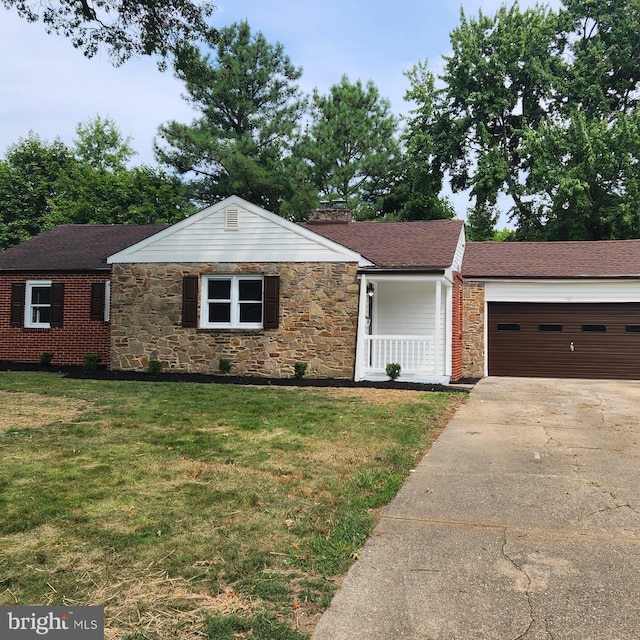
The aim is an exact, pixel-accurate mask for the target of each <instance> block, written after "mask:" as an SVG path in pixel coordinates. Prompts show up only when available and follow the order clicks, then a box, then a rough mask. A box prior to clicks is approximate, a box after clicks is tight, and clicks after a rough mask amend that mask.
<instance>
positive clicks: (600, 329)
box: [582, 324, 607, 333]
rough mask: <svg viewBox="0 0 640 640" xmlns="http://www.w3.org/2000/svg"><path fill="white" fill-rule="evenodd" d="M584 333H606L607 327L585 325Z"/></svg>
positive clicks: (583, 327) (603, 325)
mask: <svg viewBox="0 0 640 640" xmlns="http://www.w3.org/2000/svg"><path fill="white" fill-rule="evenodd" d="M582 330H583V331H589V332H592V333H606V331H607V325H605V324H583V325H582Z"/></svg>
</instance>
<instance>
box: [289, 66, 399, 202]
mask: <svg viewBox="0 0 640 640" xmlns="http://www.w3.org/2000/svg"><path fill="white" fill-rule="evenodd" d="M397 129H398V122H397V119H396V117H395V116H394V115H393V114H392V113H391V105H390V103H389V101H388V100H386V99H384V98H381V97H380V94H379V92H378V89H377V88H376V87H375V85H374V84H373V82H371V81H369V82H367V83H366V85H363V84H362V82H361V81H360V80H358V81H357V82H355V83H351V82H350V81H349V79H348V78H347V76H343V77H342V79H341V81H340V83H339V84H335V85H333V86H332V87H330V89H329V93H328V95H326V96H323V95H320V93H319V92H318V90H317V89H316V90H315V91H314V92H313V98H312V105H311V123H310V125H309V126H308V128H307V131H306V133H305V135H304V136H303V137H302V139H301V141H300V143H299V144H298V146H297V147H296V151H295V153H296V155H298V156H299V157H301V158H303V159H304V160H305V161H306V162H307V163H308V166H309V175H310V178H311V180H312V181H313V183H314V184H315V186H316V188H317V190H318V193H319V197H320V199H327V200H333V199H342V200H346V201H347V204H348V206H350V207H351V208H352V209H353V210H354V212H356V213H358V212H360V214H364V212H365V210H367V209H368V210H369V213H370V212H373V213H374V214H375V213H376V212H377V211H378V210H379V208H380V205H381V201H382V199H383V197H384V196H385V195H386V194H388V193H389V190H390V187H391V185H392V184H393V180H394V177H395V175H397V172H398V169H399V165H398V160H399V157H400V145H399V143H398V140H397Z"/></svg>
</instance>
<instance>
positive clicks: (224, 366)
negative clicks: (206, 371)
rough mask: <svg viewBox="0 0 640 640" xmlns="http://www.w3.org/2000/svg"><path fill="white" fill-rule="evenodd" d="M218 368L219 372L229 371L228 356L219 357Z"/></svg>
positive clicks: (229, 362)
mask: <svg viewBox="0 0 640 640" xmlns="http://www.w3.org/2000/svg"><path fill="white" fill-rule="evenodd" d="M218 369H220V373H229V371H231V360H229V358H219V359H218Z"/></svg>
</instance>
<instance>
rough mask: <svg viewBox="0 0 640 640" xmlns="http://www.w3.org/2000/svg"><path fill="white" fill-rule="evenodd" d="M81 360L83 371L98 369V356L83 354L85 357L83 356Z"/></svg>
mask: <svg viewBox="0 0 640 640" xmlns="http://www.w3.org/2000/svg"><path fill="white" fill-rule="evenodd" d="M83 360H84V365H83V367H84V370H85V371H95V370H96V369H97V368H98V363H99V362H100V354H99V353H85V355H84V356H83Z"/></svg>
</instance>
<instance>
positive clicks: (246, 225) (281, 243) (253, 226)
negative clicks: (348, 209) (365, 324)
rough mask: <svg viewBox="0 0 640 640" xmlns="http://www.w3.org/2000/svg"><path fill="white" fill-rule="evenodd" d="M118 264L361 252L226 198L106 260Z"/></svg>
mask: <svg viewBox="0 0 640 640" xmlns="http://www.w3.org/2000/svg"><path fill="white" fill-rule="evenodd" d="M107 262H108V263H109V264H113V263H119V262H129V263H131V262H136V263H140V262H359V263H360V264H361V265H365V264H369V263H368V262H367V261H366V260H363V258H362V257H361V256H360V254H358V253H356V252H354V251H351V250H350V249H347V248H346V247H343V246H342V245H340V244H337V243H335V242H332V241H331V240H327V239H326V238H323V237H322V236H319V235H317V234H315V233H313V232H312V231H309V230H307V229H305V228H303V227H301V226H299V225H297V224H295V223H293V222H290V221H288V220H285V219H284V218H282V217H280V216H277V215H275V214H273V213H271V212H269V211H266V210H264V209H262V208H260V207H258V206H256V205H253V204H251V203H249V202H247V201H245V200H243V199H242V198H239V197H237V196H231V197H230V198H227V199H225V200H223V201H222V202H219V203H217V204H215V205H212V206H210V207H207V208H206V209H203V210H202V211H200V212H199V213H196V214H194V215H193V216H190V217H189V218H186V219H185V220H181V221H180V222H178V223H176V224H174V225H173V226H171V227H169V228H167V229H164V230H163V231H160V232H159V233H157V234H155V235H153V236H151V237H150V238H146V239H145V240H143V241H141V242H138V243H137V244H134V245H133V246H131V247H128V248H127V249H124V250H123V251H120V252H118V253H116V254H114V255H112V256H110V257H109V258H108V259H107Z"/></svg>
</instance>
